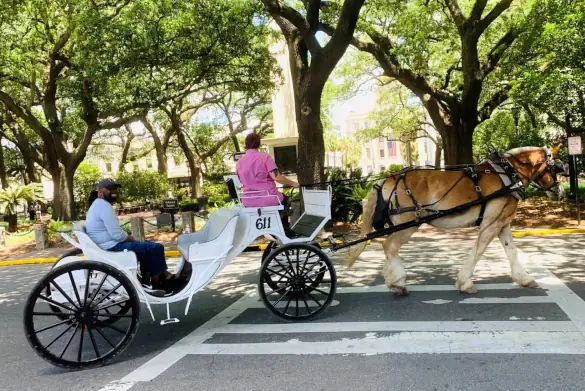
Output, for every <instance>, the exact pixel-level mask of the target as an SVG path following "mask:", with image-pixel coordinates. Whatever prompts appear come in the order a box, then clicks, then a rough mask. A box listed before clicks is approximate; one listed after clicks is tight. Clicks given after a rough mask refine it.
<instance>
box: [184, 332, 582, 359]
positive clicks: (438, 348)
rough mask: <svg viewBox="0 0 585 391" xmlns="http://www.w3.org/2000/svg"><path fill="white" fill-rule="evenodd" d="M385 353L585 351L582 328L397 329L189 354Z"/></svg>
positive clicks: (198, 348)
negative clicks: (363, 335)
mask: <svg viewBox="0 0 585 391" xmlns="http://www.w3.org/2000/svg"><path fill="white" fill-rule="evenodd" d="M384 353H482V354H486V353H529V354H553V353H554V354H584V353H585V340H584V339H583V336H582V335H581V333H579V332H566V333H551V332H515V331H514V332H509V331H507V332H488V333H486V332H479V333H452V332H447V333H428V332H420V333H398V334H394V335H391V336H385V337H380V338H376V337H373V338H372V337H366V338H363V339H342V340H339V341H332V342H299V341H298V340H291V341H289V342H279V343H245V344H201V345H195V346H192V347H191V351H190V354H238V355H240V354H241V355H248V354H254V355H257V354H267V355H268V354H277V355H283V354H296V355H306V354H314V355H325V354H327V355H330V354H368V355H370V354H384Z"/></svg>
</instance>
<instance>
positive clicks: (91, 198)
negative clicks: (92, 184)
mask: <svg viewBox="0 0 585 391" xmlns="http://www.w3.org/2000/svg"><path fill="white" fill-rule="evenodd" d="M97 198H98V192H97V190H93V191H92V192H91V193H90V194H89V200H88V201H87V207H88V208H89V207H90V206H91V204H93V202H94V201H95V200H96V199H97Z"/></svg>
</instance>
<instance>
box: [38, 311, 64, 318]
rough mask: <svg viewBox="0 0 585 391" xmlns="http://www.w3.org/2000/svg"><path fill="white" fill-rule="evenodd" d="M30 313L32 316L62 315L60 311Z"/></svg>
mask: <svg viewBox="0 0 585 391" xmlns="http://www.w3.org/2000/svg"><path fill="white" fill-rule="evenodd" d="M32 314H33V315H34V316H58V317H62V316H63V313H62V312H33V313H32Z"/></svg>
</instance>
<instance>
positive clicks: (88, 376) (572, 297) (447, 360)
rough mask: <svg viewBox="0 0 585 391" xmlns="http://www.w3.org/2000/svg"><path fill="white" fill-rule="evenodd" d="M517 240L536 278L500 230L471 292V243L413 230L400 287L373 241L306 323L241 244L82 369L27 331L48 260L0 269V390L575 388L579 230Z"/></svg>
mask: <svg viewBox="0 0 585 391" xmlns="http://www.w3.org/2000/svg"><path fill="white" fill-rule="evenodd" d="M516 243H517V244H518V247H519V248H520V250H521V260H522V262H523V263H524V264H525V265H526V268H527V270H528V271H529V272H531V273H532V274H533V275H534V276H535V278H536V279H537V281H538V282H539V284H540V287H539V288H536V289H527V288H517V287H515V286H514V285H513V284H512V281H511V279H510V277H509V266H508V262H507V260H506V258H505V255H504V252H503V250H502V249H501V246H500V245H499V243H498V242H497V241H496V242H494V243H492V244H491V245H490V247H489V248H488V250H487V252H486V254H485V255H484V257H483V258H482V260H481V261H480V262H479V264H478V267H477V269H476V273H475V276H474V280H475V281H476V284H477V288H478V289H479V293H478V294H477V295H474V296H469V295H463V294H459V293H458V292H457V291H456V290H455V288H454V279H455V276H456V274H457V272H458V270H459V268H460V264H461V262H462V260H463V259H464V258H465V257H466V254H467V253H468V251H469V248H470V247H471V244H472V243H471V242H470V241H469V240H460V239H451V240H450V239H428V238H416V240H413V241H411V242H410V243H409V244H408V245H406V246H405V247H404V248H403V251H402V252H401V255H402V257H403V260H404V263H405V267H406V269H407V273H408V284H409V285H410V290H411V294H410V295H409V296H408V297H395V296H394V295H392V294H391V293H390V292H389V291H388V290H387V289H386V288H385V287H384V285H383V279H382V276H381V274H380V270H381V268H382V260H383V253H382V249H381V247H380V246H379V245H371V246H369V247H368V250H367V251H366V252H365V253H364V254H363V255H362V257H361V259H360V260H359V261H358V262H357V263H356V264H355V265H354V267H353V268H351V269H344V268H343V267H342V266H341V265H340V260H337V259H336V260H335V263H336V265H337V268H338V279H339V287H338V292H337V295H336V297H335V301H334V302H333V305H332V306H331V307H330V308H329V309H328V310H327V311H326V312H325V313H324V314H323V315H322V316H321V317H319V318H318V319H317V320H315V321H313V322H308V323H283V322H280V321H278V320H276V319H275V318H273V317H272V316H271V315H270V313H269V312H268V311H266V310H265V309H264V308H262V306H261V304H260V303H259V302H258V299H257V297H255V284H256V280H257V271H258V266H259V254H257V253H246V254H245V255H244V256H242V257H240V258H238V259H237V260H236V261H235V262H234V263H233V264H231V265H230V266H229V267H228V268H226V269H225V270H224V271H222V273H221V274H220V275H219V276H218V277H217V278H216V280H215V281H214V282H213V283H212V284H211V285H210V286H209V287H208V288H206V289H205V290H204V291H202V292H200V293H199V294H198V295H196V296H195V298H194V301H193V304H192V306H191V310H190V313H189V315H188V316H186V317H182V318H181V321H180V322H179V323H177V324H172V325H166V326H159V324H158V321H159V320H160V319H162V318H163V317H164V315H165V313H164V312H165V309H164V308H157V309H156V310H155V315H157V317H158V319H157V321H156V322H153V321H152V320H151V319H150V318H148V317H147V315H146V314H147V312H146V311H144V312H143V316H142V319H141V322H140V327H139V331H138V334H137V335H136V338H135V339H134V341H133V342H132V344H131V346H130V347H129V348H128V350H127V351H126V352H125V353H123V354H122V355H120V356H118V357H117V358H116V359H115V360H114V362H113V363H112V364H110V365H107V366H105V367H101V368H97V369H91V370H84V371H77V372H69V371H65V370H61V369H58V368H55V367H53V366H51V365H50V364H48V363H47V362H45V361H43V360H42V359H41V358H39V357H38V356H37V355H36V354H35V353H34V352H33V351H32V349H31V348H30V347H29V346H28V344H27V342H26V340H25V338H24V335H23V331H22V330H23V328H22V310H23V307H24V302H25V301H26V297H27V294H28V292H29V291H30V290H31V288H32V286H33V285H34V283H35V282H36V281H37V280H38V279H39V278H40V276H41V275H42V274H43V273H45V272H46V271H47V270H48V268H49V267H48V265H31V266H12V267H4V268H0V347H1V349H0V379H2V380H1V382H0V390H6V391H12V390H14V391H16V390H31V391H34V390H43V391H53V390H55V391H63V390H96V391H121V390H132V391H147V390H153V391H154V390H157V391H160V390H163V391H165V390H183V389H205V390H227V389H230V390H268V389H281V390H293V389H295V390H296V389H311V390H324V389H340V390H358V389H366V390H401V391H405V390H470V389H473V390H477V391H479V390H486V391H487V390H490V391H491V390H515V391H519V390H531V389H542V390H560V389H562V390H583V388H584V387H585V386H584V384H585V382H584V381H585V379H584V377H585V375H583V369H582V368H583V367H584V366H585V301H584V299H585V268H584V267H583V265H582V259H583V255H582V254H583V251H582V245H583V243H585V235H566V236H557V237H532V238H522V239H516ZM171 310H172V311H173V312H174V313H175V314H176V315H177V316H178V315H179V314H180V313H181V312H182V310H183V303H179V304H177V305H176V306H172V307H171Z"/></svg>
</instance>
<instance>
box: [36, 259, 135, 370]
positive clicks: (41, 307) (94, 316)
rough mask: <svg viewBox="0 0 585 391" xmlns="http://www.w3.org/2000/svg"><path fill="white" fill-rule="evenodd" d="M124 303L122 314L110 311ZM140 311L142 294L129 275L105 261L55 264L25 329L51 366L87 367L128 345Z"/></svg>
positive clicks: (38, 292) (39, 290) (38, 288)
mask: <svg viewBox="0 0 585 391" xmlns="http://www.w3.org/2000/svg"><path fill="white" fill-rule="evenodd" d="M124 304H127V311H125V312H124V313H121V312H117V311H116V312H113V311H111V310H112V309H113V308H118V307H119V306H121V305H124ZM55 307H57V308H58V309H59V311H54V310H53V308H55ZM139 315H140V301H139V300H138V294H137V293H136V290H135V289H134V286H133V285H132V282H131V281H130V280H129V279H128V277H126V275H124V274H123V273H122V272H121V271H119V270H117V269H115V268H113V267H112V266H109V265H106V264H104V263H100V262H92V261H77V262H72V263H69V264H66V265H63V266H59V267H56V268H55V269H53V270H51V271H50V272H49V273H48V274H47V275H45V277H43V279H41V281H39V282H38V283H37V284H36V285H35V287H34V288H33V290H32V292H31V293H30V295H29V297H28V299H27V302H26V305H25V309H24V330H25V336H26V339H27V340H28V342H29V344H30V346H31V347H32V348H33V349H34V350H35V352H36V353H37V354H38V355H39V356H41V357H42V358H44V359H45V360H47V361H48V362H50V363H51V364H53V365H55V366H59V367H63V368H87V367H93V366H99V365H103V364H104V363H105V362H107V361H108V360H110V359H112V358H114V357H115V356H117V355H118V354H120V353H121V352H123V351H124V350H125V349H126V348H127V347H128V345H129V344H130V342H131V341H132V339H133V338H134V336H135V334H136V330H137V329H138V318H139ZM114 323H115V324H114Z"/></svg>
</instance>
